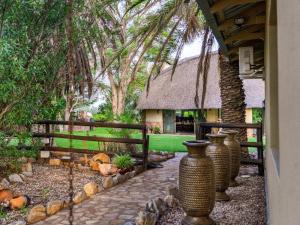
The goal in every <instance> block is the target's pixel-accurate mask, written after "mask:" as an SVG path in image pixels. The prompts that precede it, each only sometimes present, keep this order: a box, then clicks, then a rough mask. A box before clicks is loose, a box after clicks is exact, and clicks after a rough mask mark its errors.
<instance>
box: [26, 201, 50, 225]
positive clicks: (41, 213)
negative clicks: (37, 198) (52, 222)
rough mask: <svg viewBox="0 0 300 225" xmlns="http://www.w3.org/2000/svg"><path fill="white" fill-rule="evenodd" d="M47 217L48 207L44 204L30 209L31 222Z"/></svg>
mask: <svg viewBox="0 0 300 225" xmlns="http://www.w3.org/2000/svg"><path fill="white" fill-rule="evenodd" d="M46 217H47V215H46V208H45V207H44V206H43V205H36V206H34V207H33V208H32V209H31V210H30V211H29V214H28V216H27V222H28V223H29V224H33V223H37V222H39V221H41V220H44V219H45V218H46Z"/></svg>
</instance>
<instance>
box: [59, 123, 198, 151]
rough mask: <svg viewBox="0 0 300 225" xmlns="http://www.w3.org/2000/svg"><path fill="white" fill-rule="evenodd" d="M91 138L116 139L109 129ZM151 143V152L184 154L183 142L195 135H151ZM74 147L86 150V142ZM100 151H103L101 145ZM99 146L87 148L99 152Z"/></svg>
mask: <svg viewBox="0 0 300 225" xmlns="http://www.w3.org/2000/svg"><path fill="white" fill-rule="evenodd" d="M73 134H74V135H75V134H76V135H86V134H87V133H86V132H83V131H77V132H73ZM89 135H90V136H94V135H96V136H99V137H114V136H113V135H112V134H110V132H109V131H108V129H106V128H96V129H94V130H93V131H89ZM149 136H150V141H149V150H152V151H168V152H183V151H185V147H184V146H183V145H182V142H184V141H187V140H194V139H195V136H194V135H168V134H150V135H149ZM141 137H142V135H141V134H140V133H134V134H132V138H141ZM54 141H55V143H56V145H57V146H59V147H69V145H70V141H69V140H68V139H62V138H55V140H54ZM72 145H73V147H74V148H80V149H82V148H84V142H83V141H80V140H73V141H72ZM99 145H100V149H101V143H100V144H99ZM99 145H98V143H97V142H94V141H90V142H89V141H87V142H86V146H87V147H88V149H90V150H98V149H99Z"/></svg>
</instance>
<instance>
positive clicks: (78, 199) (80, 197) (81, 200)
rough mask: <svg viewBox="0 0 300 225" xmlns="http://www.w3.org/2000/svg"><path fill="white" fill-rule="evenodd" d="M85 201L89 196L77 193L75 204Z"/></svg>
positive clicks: (74, 199)
mask: <svg viewBox="0 0 300 225" xmlns="http://www.w3.org/2000/svg"><path fill="white" fill-rule="evenodd" d="M85 199H87V195H86V193H85V192H84V191H80V192H77V193H76V194H75V196H74V197H73V202H74V203H75V204H79V203H80V202H83V201H84V200H85Z"/></svg>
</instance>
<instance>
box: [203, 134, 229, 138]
mask: <svg viewBox="0 0 300 225" xmlns="http://www.w3.org/2000/svg"><path fill="white" fill-rule="evenodd" d="M206 137H209V138H210V137H211V138H226V137H227V134H221V133H220V134H206Z"/></svg>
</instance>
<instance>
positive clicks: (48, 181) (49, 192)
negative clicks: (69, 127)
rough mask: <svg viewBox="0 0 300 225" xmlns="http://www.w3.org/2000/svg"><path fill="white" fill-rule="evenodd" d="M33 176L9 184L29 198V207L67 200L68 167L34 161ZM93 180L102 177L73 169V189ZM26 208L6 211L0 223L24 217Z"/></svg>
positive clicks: (94, 173)
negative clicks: (17, 182)
mask: <svg viewBox="0 0 300 225" xmlns="http://www.w3.org/2000/svg"><path fill="white" fill-rule="evenodd" d="M32 165H33V176H32V177H27V178H26V180H25V182H24V183H22V184H11V185H10V189H11V190H13V191H14V193H15V194H16V195H19V194H20V195H21V194H26V195H28V196H29V197H30V199H31V205H30V206H29V207H28V208H31V207H32V206H33V205H36V204H44V205H45V204H46V203H47V202H49V201H52V200H68V188H69V180H68V174H69V169H68V168H64V167H53V166H49V165H44V164H37V163H34V164H32ZM90 181H94V182H96V183H98V184H101V182H102V179H101V176H100V174H99V173H97V172H93V171H90V170H88V171H85V172H80V171H79V170H77V169H75V170H74V191H75V192H76V191H79V190H82V188H83V186H84V185H85V184H86V183H88V182H90ZM28 208H26V209H24V210H20V211H8V212H7V215H6V216H5V219H3V218H2V219H1V215H0V224H1V225H2V224H3V225H5V224H8V223H10V222H11V221H16V220H20V219H22V218H23V219H24V218H25V217H26V214H27V211H28Z"/></svg>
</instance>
